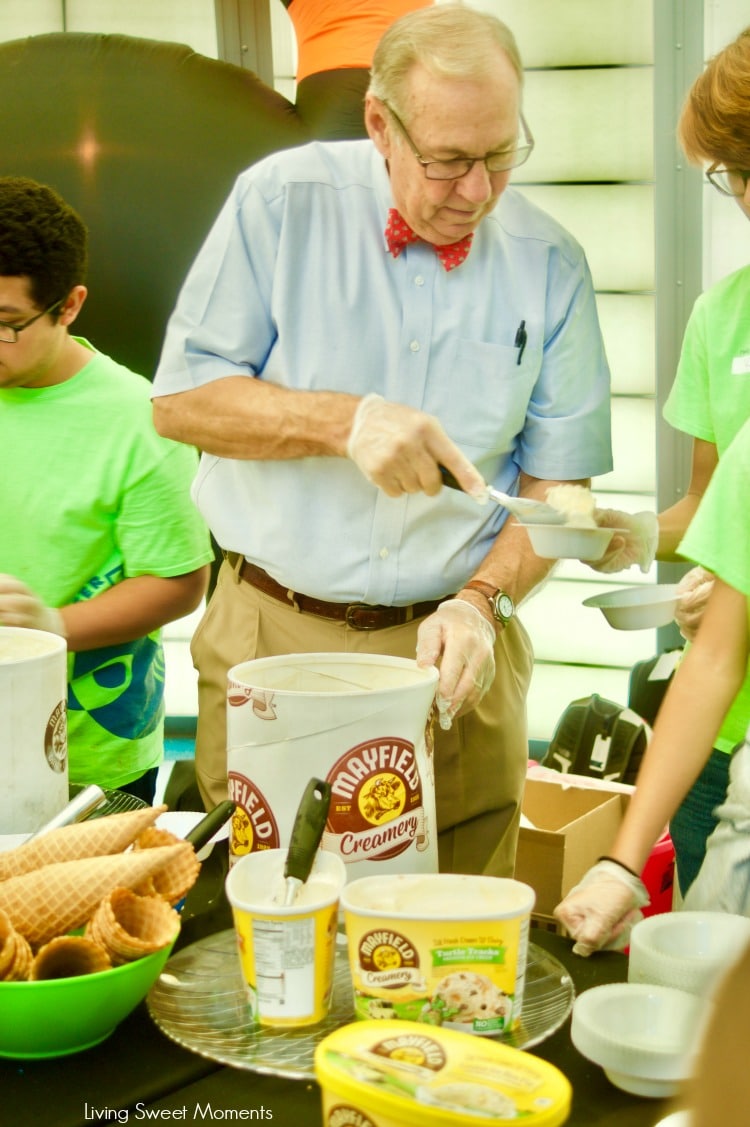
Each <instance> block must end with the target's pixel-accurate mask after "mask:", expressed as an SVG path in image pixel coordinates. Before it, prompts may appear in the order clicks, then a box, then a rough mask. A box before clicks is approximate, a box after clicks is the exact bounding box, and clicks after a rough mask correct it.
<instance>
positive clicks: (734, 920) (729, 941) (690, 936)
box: [628, 911, 750, 996]
mask: <svg viewBox="0 0 750 1127" xmlns="http://www.w3.org/2000/svg"><path fill="white" fill-rule="evenodd" d="M749 943H750V919H747V918H746V917H745V916H735V915H731V914H730V913H728V912H683V911H677V912H665V913H663V914H661V915H656V916H649V917H648V918H647V919H645V920H640V921H639V922H638V923H637V924H636V925H635V926H634V927H633V929H632V931H631V933H630V954H629V956H628V981H629V982H646V983H653V984H658V985H661V986H673V987H676V988H677V989H678V990H686V991H688V992H689V993H691V994H699V995H702V996H707V995H709V994H710V993H711V992H712V991H713V989H714V987H715V986H716V984H717V982H718V980H719V978H720V977H721V976H722V975H723V974H724V972H725V971H727V970H728V969H729V967H730V966H731V965H732V963H733V962H734V961H735V960H736V959H738V958H739V956H740V955H741V953H742V952H743V951H744V950H745V948H746V947H747V945H748V944H749Z"/></svg>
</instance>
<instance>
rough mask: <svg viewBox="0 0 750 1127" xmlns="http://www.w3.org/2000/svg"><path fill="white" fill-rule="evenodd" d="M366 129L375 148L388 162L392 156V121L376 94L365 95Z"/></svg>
mask: <svg viewBox="0 0 750 1127" xmlns="http://www.w3.org/2000/svg"><path fill="white" fill-rule="evenodd" d="M365 127H366V129H367V133H368V135H369V137H370V140H371V141H372V143H373V145H374V146H375V148H376V149H377V150H378V152H379V153H380V155H381V156H383V157H385V159H386V160H388V158H389V157H390V155H391V148H392V141H391V121H390V118H389V116H388V111H387V110H386V108H385V106H384V105H383V103H382V102H381V101H380V99H379V98H376V97H375V95H374V94H369V93H368V94H365Z"/></svg>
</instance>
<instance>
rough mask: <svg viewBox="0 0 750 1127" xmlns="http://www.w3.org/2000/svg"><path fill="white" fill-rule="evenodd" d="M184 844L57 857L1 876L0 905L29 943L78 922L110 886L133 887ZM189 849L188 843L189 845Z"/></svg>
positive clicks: (84, 919) (166, 862)
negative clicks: (66, 858) (19, 873)
mask: <svg viewBox="0 0 750 1127" xmlns="http://www.w3.org/2000/svg"><path fill="white" fill-rule="evenodd" d="M184 848H185V843H184V842H183V843H182V844H181V845H168V846H161V847H159V848H156V849H144V850H139V851H138V852H135V851H133V850H130V851H129V852H127V853H117V854H115V855H113V856H105V857H87V858H83V859H82V860H80V861H58V862H56V863H55V864H52V865H45V866H44V868H42V869H37V870H36V871H35V872H33V873H25V874H24V875H23V876H18V877H10V878H9V879H8V880H6V881H2V882H0V911H4V912H6V913H7V915H8V917H9V918H10V921H11V924H12V925H13V927H14V928H15V930H16V931H20V932H21V934H22V935H24V936H25V937H26V939H27V940H28V941H29V943H31V944H32V945H33V946H37V945H39V944H40V943H46V942H47V940H49V939H52V938H53V937H54V936H56V935H62V934H63V933H64V932H66V931H72V930H73V929H74V928H77V927H82V926H83V925H84V924H85V923H86V922H87V921H88V920H90V919H91V917H92V915H93V914H94V912H95V910H96V907H97V905H98V904H99V902H100V901H101V900H103V899H104V897H105V896H107V895H108V894H109V893H110V892H111V891H112V890H113V889H114V888H118V887H123V888H137V887H138V886H139V885H142V884H143V883H144V881H147V880H148V878H149V877H151V876H153V875H154V874H155V873H158V872H159V870H160V869H162V868H163V867H164V866H166V865H169V864H170V863H171V862H172V861H174V860H175V858H176V857H177V855H179V854H180V853H181V852H182V851H183V850H184ZM190 849H191V851H192V846H191V847H190Z"/></svg>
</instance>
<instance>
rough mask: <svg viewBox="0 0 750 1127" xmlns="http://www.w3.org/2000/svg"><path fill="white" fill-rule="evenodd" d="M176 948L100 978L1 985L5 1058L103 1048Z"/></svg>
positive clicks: (0, 1040)
mask: <svg viewBox="0 0 750 1127" xmlns="http://www.w3.org/2000/svg"><path fill="white" fill-rule="evenodd" d="M173 946H174V944H170V945H169V946H167V947H163V948H162V949H161V950H160V951H155V952H154V954H153V955H146V956H145V957H144V958H142V959H136V960H135V961H134V962H132V963H125V964H124V965H123V966H120V967H113V968H112V969H111V970H103V971H99V972H98V973H96V974H82V975H78V976H77V977H75V978H53V979H48V980H44V981H42V982H0V1057H18V1058H25V1059H31V1058H42V1057H61V1056H67V1055H68V1054H69V1053H80V1052H81V1051H82V1050H83V1049H90V1048H91V1046H92V1045H98V1044H99V1042H100V1041H104V1040H105V1039H106V1038H107V1037H109V1036H110V1034H111V1033H113V1032H114V1029H115V1027H116V1026H117V1025H119V1024H120V1022H121V1021H122V1020H123V1019H124V1018H126V1017H127V1016H128V1014H129V1013H131V1011H132V1010H134V1009H135V1007H136V1006H137V1005H138V1003H139V1002H141V1001H143V999H144V998H145V997H146V995H147V994H148V992H149V990H150V989H151V987H152V986H153V984H154V983H155V982H156V979H157V978H158V977H159V975H160V973H161V970H162V967H163V966H164V964H165V963H166V961H167V959H168V958H169V955H170V953H171V951H172V947H173Z"/></svg>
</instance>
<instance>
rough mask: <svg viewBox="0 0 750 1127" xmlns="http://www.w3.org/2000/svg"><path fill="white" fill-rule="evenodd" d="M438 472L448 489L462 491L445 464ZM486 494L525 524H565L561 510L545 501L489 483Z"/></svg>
mask: <svg viewBox="0 0 750 1127" xmlns="http://www.w3.org/2000/svg"><path fill="white" fill-rule="evenodd" d="M440 473H441V474H442V478H443V482H444V483H445V485H447V486H448V488H449V489H458V490H459V491H461V492H463V490H462V489H461V486H460V485H459V484H458V482H457V481H456V479H455V477H454V476H453V474H452V473H451V472H450V471H449V470H447V469H446V468H445V466H441V467H440ZM487 496H488V497H489V499H490V500H491V501H496V502H497V504H498V505H502V506H503V508H505V509H507V510H508V512H509V513H513V516H514V517H518V519H519V520H522V521H523V522H524V523H525V524H565V520H566V516H565V513H563V512H561V511H560V509H555V508H554V507H553V506H552V505H548V504H547V503H546V501H535V500H534V499H533V498H531V497H512V496H511V495H510V494H509V493H502V492H501V491H500V490H499V489H493V488H492V486H491V485H488V486H487Z"/></svg>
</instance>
